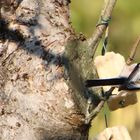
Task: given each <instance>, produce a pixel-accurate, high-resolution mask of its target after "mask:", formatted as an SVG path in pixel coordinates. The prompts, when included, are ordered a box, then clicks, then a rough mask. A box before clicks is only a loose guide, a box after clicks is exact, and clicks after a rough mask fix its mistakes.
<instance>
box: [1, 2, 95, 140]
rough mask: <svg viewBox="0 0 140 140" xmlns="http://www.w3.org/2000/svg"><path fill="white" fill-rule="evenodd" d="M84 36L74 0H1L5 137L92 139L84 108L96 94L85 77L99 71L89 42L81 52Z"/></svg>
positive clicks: (12, 139) (9, 139)
mask: <svg viewBox="0 0 140 140" xmlns="http://www.w3.org/2000/svg"><path fill="white" fill-rule="evenodd" d="M71 40H75V41H72V42H74V43H70V45H67V46H68V47H67V48H68V49H66V47H65V46H66V44H68V42H71ZM79 40H83V38H79ZM79 42H82V41H78V39H77V38H76V37H75V34H74V32H73V30H72V28H71V25H70V21H69V0H11V1H1V17H0V139H1V140H50V139H57V140H58V139H67V140H68V139H72V140H74V139H76V140H78V139H83V140H84V139H87V132H88V127H87V125H85V124H84V121H83V120H84V117H85V116H84V115H83V114H85V113H86V102H87V99H88V96H90V95H89V93H88V92H87V90H86V89H84V87H83V79H84V78H85V77H86V76H87V75H88V77H91V76H92V75H91V73H93V72H92V68H91V65H90V59H88V58H86V57H85V56H88V54H86V52H85V50H86V49H87V48H86V45H83V47H81V48H84V47H85V48H84V52H85V54H86V55H85V56H83V55H82V54H83V50H82V51H81V50H79V52H80V53H79V54H78V55H77V50H76V49H77V48H78V47H77V46H78V45H77V44H78V43H79ZM82 44H83V43H82ZM71 48H72V49H73V50H72V51H70V53H69V49H71ZM64 52H66V53H65V54H66V55H64ZM85 58H86V59H85ZM87 59H88V60H89V63H88V65H87V62H86V61H85V60H87ZM79 60H82V61H83V62H84V63H82V62H81V61H79ZM73 63H74V64H73ZM81 65H82V66H81ZM85 65H87V68H86V67H85ZM81 67H82V68H86V71H83V69H82V70H81V71H82V72H81V71H80V72H79V71H78V70H79V69H80V68H81ZM88 67H89V68H88ZM80 73H82V74H80ZM83 75H84V76H83ZM82 76H83V77H82ZM81 81H82V82H81ZM81 83H82V84H81ZM77 85H78V86H77ZM79 85H80V86H79ZM79 87H80V88H79ZM77 92H79V93H77ZM75 93H76V94H75ZM85 93H86V94H85ZM73 94H75V95H76V96H78V97H76V98H75V96H73ZM75 99H76V100H75ZM78 99H79V100H78ZM77 104H80V106H81V108H82V110H81V109H79V106H77Z"/></svg>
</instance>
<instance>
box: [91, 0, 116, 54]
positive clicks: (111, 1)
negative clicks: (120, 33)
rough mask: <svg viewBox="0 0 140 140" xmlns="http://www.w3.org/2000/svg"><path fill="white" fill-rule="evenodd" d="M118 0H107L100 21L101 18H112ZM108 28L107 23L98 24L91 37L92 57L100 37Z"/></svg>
mask: <svg viewBox="0 0 140 140" xmlns="http://www.w3.org/2000/svg"><path fill="white" fill-rule="evenodd" d="M116 1H117V0H105V2H104V7H103V10H102V12H101V16H100V18H99V21H100V20H101V19H104V20H108V19H110V18H111V15H112V11H113V8H114V6H115V4H116ZM106 28H107V24H100V25H99V26H97V28H96V30H95V32H94V33H93V35H92V37H91V38H90V39H89V55H90V56H91V57H93V56H94V53H95V51H96V49H97V47H98V43H99V41H100V39H101V38H102V35H103V33H104V31H105V30H106Z"/></svg>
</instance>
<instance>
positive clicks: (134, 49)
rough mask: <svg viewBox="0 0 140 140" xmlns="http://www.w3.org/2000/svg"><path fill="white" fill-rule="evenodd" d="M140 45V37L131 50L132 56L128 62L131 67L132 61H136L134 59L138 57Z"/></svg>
mask: <svg viewBox="0 0 140 140" xmlns="http://www.w3.org/2000/svg"><path fill="white" fill-rule="evenodd" d="M139 44H140V36H139V37H138V38H137V40H136V42H135V43H134V45H133V47H132V49H131V52H130V55H129V57H128V59H127V61H126V64H127V65H130V64H131V63H132V61H133V60H134V57H135V55H136V51H137V48H138V46H139Z"/></svg>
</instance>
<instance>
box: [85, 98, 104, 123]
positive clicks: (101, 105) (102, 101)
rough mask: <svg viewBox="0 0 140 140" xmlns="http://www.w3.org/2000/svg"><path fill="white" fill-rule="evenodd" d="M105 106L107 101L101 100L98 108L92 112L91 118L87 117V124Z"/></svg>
mask: <svg viewBox="0 0 140 140" xmlns="http://www.w3.org/2000/svg"><path fill="white" fill-rule="evenodd" d="M104 104H105V100H101V101H100V103H99V104H98V105H97V107H96V108H95V109H94V110H92V111H91V112H90V114H89V116H87V118H86V123H89V122H90V121H92V120H93V119H94V118H95V117H96V116H97V115H98V113H99V112H100V111H101V109H102V108H103V106H104Z"/></svg>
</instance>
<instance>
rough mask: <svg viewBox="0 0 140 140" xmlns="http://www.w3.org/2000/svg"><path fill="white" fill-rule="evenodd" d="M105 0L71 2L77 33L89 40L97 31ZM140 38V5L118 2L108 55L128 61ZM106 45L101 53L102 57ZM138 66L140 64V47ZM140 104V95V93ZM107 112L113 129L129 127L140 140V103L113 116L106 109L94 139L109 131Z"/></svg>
mask: <svg viewBox="0 0 140 140" xmlns="http://www.w3.org/2000/svg"><path fill="white" fill-rule="evenodd" d="M103 2H104V1H103V0H71V5H70V6H71V7H70V8H71V21H72V25H73V27H74V29H75V31H76V32H77V33H80V32H82V33H83V34H84V35H85V36H86V37H87V38H88V37H90V36H91V35H92V33H93V31H94V30H95V27H96V24H97V22H98V18H99V16H100V12H101V8H102V7H103ZM139 35H140V1H139V0H133V1H132V0H127V1H122V0H118V1H117V3H116V7H115V9H114V11H113V15H112V20H111V22H110V33H109V43H108V51H114V52H116V53H120V54H122V55H123V56H124V57H125V58H126V59H127V57H128V55H129V53H130V48H131V47H132V45H133V44H134V42H135V41H136V39H137V37H138V36H139ZM101 47H102V42H101V43H100V45H99V48H98V50H97V53H96V54H97V55H98V54H99V53H100V50H101ZM135 62H140V45H139V49H138V51H137V54H136V58H135ZM137 95H138V98H139V101H140V92H139V93H137ZM104 112H107V116H108V123H109V127H112V126H116V125H125V126H126V127H127V128H128V130H129V132H130V134H131V137H132V139H133V140H138V139H139V137H140V103H139V102H138V103H137V104H135V105H132V106H129V107H126V108H124V109H119V110H117V111H113V112H110V111H109V110H108V109H107V108H105V109H104V110H103V111H102V112H101V113H100V115H99V116H98V117H97V118H96V119H95V120H94V121H93V127H92V129H91V131H90V138H92V137H93V136H95V135H96V134H98V133H99V132H101V131H102V130H103V129H104V128H105V122H104Z"/></svg>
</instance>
